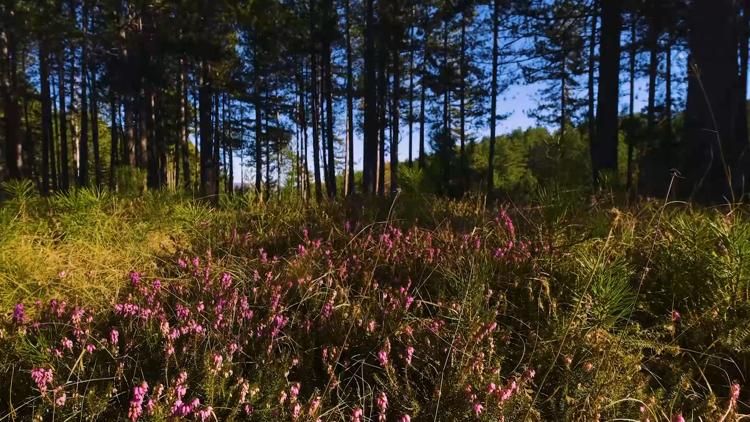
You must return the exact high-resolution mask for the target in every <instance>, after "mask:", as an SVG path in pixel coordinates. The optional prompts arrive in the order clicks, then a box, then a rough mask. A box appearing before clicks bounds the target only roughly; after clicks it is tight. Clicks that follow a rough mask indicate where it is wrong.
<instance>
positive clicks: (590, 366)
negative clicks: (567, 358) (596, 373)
mask: <svg viewBox="0 0 750 422" xmlns="http://www.w3.org/2000/svg"><path fill="white" fill-rule="evenodd" d="M592 369H594V364H593V363H591V362H586V363H584V364H583V370H584V371H586V372H591V370H592Z"/></svg>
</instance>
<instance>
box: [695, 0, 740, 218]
mask: <svg viewBox="0 0 750 422" xmlns="http://www.w3.org/2000/svg"><path fill="white" fill-rule="evenodd" d="M736 20H737V14H736V8H735V2H734V1H733V0H696V1H695V2H693V4H692V8H691V10H690V14H689V18H688V25H689V27H690V31H689V37H688V45H689V47H690V51H691V53H692V54H691V58H690V63H691V72H690V74H689V76H688V97H687V109H686V112H685V131H686V132H685V138H686V141H687V144H688V148H689V153H688V157H689V161H688V165H687V166H686V167H685V168H684V171H683V176H685V178H686V179H687V183H688V186H689V187H690V188H691V194H690V197H691V199H694V200H697V201H699V202H706V203H725V202H727V201H730V202H735V201H736V200H738V199H739V198H740V196H741V194H742V188H743V184H744V181H745V177H746V175H747V174H746V173H747V171H746V169H743V168H741V167H739V166H736V164H737V157H739V155H740V154H741V151H742V149H744V147H745V146H746V141H744V140H738V139H737V132H736V126H735V125H736V124H737V118H736V113H735V110H736V107H737V106H736V104H737V92H738V89H739V85H740V81H739V69H738V64H737V62H738V59H737V26H736Z"/></svg>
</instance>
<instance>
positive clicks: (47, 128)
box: [39, 40, 52, 195]
mask: <svg viewBox="0 0 750 422" xmlns="http://www.w3.org/2000/svg"><path fill="white" fill-rule="evenodd" d="M48 54H49V53H48V49H47V41H46V40H43V41H40V42H39V83H40V85H41V105H42V189H41V190H42V194H44V195H47V194H49V187H50V171H49V167H50V149H51V146H52V104H51V99H50V89H49V57H48Z"/></svg>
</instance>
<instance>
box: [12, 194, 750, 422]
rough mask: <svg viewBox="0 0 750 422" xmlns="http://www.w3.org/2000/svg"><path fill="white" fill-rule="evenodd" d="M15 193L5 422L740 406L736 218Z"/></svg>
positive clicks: (742, 233) (537, 414) (602, 209)
mask: <svg viewBox="0 0 750 422" xmlns="http://www.w3.org/2000/svg"><path fill="white" fill-rule="evenodd" d="M6 190H9V191H10V192H9V195H8V196H9V199H8V200H7V201H6V202H5V203H4V204H3V205H2V206H1V207H0V227H3V228H4V230H3V231H2V232H1V233H0V305H1V306H2V309H3V310H4V312H3V314H2V315H3V316H2V330H0V378H2V379H3V380H4V382H3V383H2V385H3V387H2V388H3V391H1V392H0V420H28V419H31V418H39V419H45V420H46V419H55V418H60V419H61V420H66V419H78V418H81V419H97V418H99V419H106V420H114V419H130V420H171V419H174V418H191V419H199V420H259V421H276V420H318V419H319V420H323V421H325V420H347V421H367V420H372V421H375V420H378V421H386V420H387V421H391V420H395V421H409V420H415V421H421V420H447V421H453V420H486V421H490V420H492V421H497V420H506V421H524V420H572V421H578V420H581V421H583V420H586V421H590V420H637V421H646V420H649V421H679V420H711V421H713V420H716V421H719V420H722V421H730V420H739V419H740V418H741V417H742V415H743V413H744V412H746V411H747V406H746V404H745V402H744V399H745V397H746V396H745V393H744V391H741V390H742V388H741V386H742V385H743V384H744V374H747V373H749V372H748V365H750V361H749V360H748V358H749V357H750V356H749V354H748V353H749V352H750V347H749V346H750V343H749V341H750V328H749V327H748V325H747V323H746V321H747V318H748V316H750V306H748V303H749V302H748V300H749V299H750V297H749V296H750V286H749V285H748V283H749V282H750V268H749V267H750V220H749V219H748V218H747V215H746V213H745V210H744V209H743V208H742V207H734V208H732V209H731V210H729V211H727V210H725V209H713V210H712V209H693V208H690V207H686V206H684V205H672V204H659V203H642V204H638V205H633V206H624V207H619V208H618V207H615V206H613V203H612V202H611V200H607V199H603V198H595V199H593V200H592V201H587V202H583V201H581V200H580V199H581V198H580V195H579V194H577V193H575V192H556V191H546V192H539V194H538V195H537V199H536V200H535V201H531V202H529V203H524V204H513V203H504V204H497V205H496V204H488V203H486V202H485V201H484V199H483V198H478V197H477V198H466V199H464V200H460V201H455V200H447V199H440V198H435V197H426V196H420V195H418V194H416V193H410V194H404V195H402V196H397V197H396V198H393V199H391V200H389V201H380V202H376V201H369V200H362V199H352V200H350V201H346V202H344V203H324V204H317V205H316V204H305V203H304V202H302V201H299V200H294V199H285V200H283V201H270V202H266V203H262V202H259V201H257V200H256V198H254V197H253V196H252V195H236V196H235V197H233V198H227V199H225V200H223V201H222V203H221V204H219V205H218V206H209V205H207V204H205V203H203V202H200V201H195V200H192V199H190V198H185V197H181V196H179V195H176V194H174V193H169V192H162V193H148V194H146V195H144V196H141V197H137V198H136V197H133V198H129V197H125V196H116V195H112V194H109V193H102V192H96V191H77V192H73V193H70V194H68V195H58V196H54V197H51V198H40V197H37V196H34V195H33V194H32V193H31V190H29V191H26V190H25V189H24V188H23V186H10V187H6ZM680 418H682V419H680Z"/></svg>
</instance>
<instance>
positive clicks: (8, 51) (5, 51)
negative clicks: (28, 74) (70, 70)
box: [0, 4, 24, 179]
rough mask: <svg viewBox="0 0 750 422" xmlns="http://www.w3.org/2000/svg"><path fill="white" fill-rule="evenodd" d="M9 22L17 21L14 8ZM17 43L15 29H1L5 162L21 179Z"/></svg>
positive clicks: (0, 86)
mask: <svg viewBox="0 0 750 422" xmlns="http://www.w3.org/2000/svg"><path fill="white" fill-rule="evenodd" d="M8 9H9V10H10V13H9V14H8V20H11V19H15V14H14V13H15V11H14V10H13V9H14V6H13V5H12V4H11V6H10V7H9V8H8ZM17 47H18V46H17V41H16V36H15V34H14V33H13V28H11V30H10V31H7V30H6V28H5V27H3V29H0V50H2V57H3V59H4V61H5V66H7V69H0V78H1V80H0V93H2V97H3V104H4V108H3V113H4V117H5V161H6V165H7V167H8V176H9V177H10V178H12V179H20V178H21V176H22V172H23V166H24V163H23V146H22V143H21V114H20V110H19V105H18V83H17V79H18V74H17V72H18V70H17V57H16V53H17Z"/></svg>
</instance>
